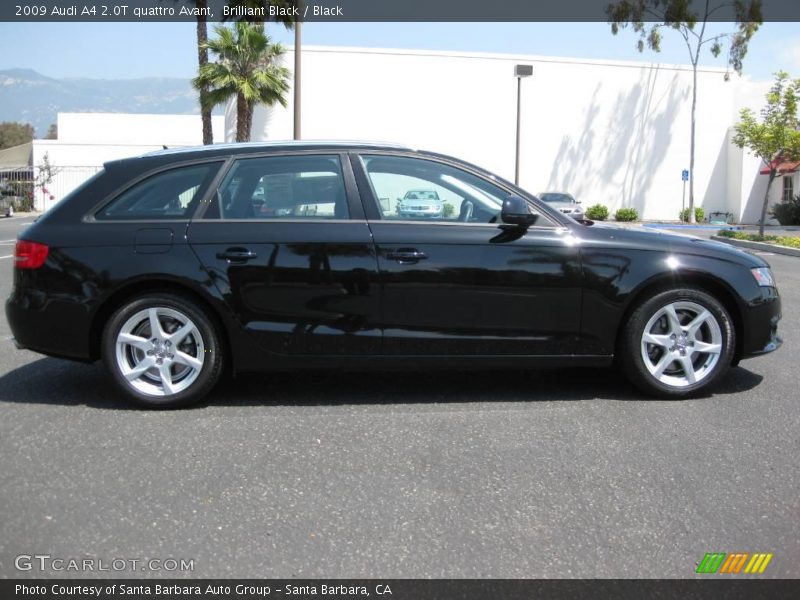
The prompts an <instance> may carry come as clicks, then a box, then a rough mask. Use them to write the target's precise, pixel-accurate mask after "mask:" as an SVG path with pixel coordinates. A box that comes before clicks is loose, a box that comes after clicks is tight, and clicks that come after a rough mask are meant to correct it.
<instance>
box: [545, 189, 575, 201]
mask: <svg viewBox="0 0 800 600" xmlns="http://www.w3.org/2000/svg"><path fill="white" fill-rule="evenodd" d="M539 200H542V201H543V202H570V203H571V202H575V198H573V197H572V196H570V195H569V194H561V193H558V192H545V193H544V194H539Z"/></svg>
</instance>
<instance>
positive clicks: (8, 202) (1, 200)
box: [0, 196, 14, 217]
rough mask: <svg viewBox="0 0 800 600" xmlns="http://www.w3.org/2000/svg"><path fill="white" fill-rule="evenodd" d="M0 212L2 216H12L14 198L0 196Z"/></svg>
mask: <svg viewBox="0 0 800 600" xmlns="http://www.w3.org/2000/svg"><path fill="white" fill-rule="evenodd" d="M0 214H2V215H3V216H4V217H13V216H14V199H13V198H9V197H7V196H0Z"/></svg>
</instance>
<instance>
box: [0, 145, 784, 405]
mask: <svg viewBox="0 0 800 600" xmlns="http://www.w3.org/2000/svg"><path fill="white" fill-rule="evenodd" d="M414 190H430V191H433V192H435V193H436V196H437V199H438V202H440V203H441V205H442V207H443V208H442V212H441V218H437V219H431V218H429V217H427V216H420V217H415V216H413V215H411V214H409V213H407V212H404V211H402V210H398V206H397V203H398V202H400V201H402V199H403V198H405V197H407V194H408V192H409V191H414ZM14 271H15V272H14V290H13V292H12V294H11V297H10V298H9V300H8V302H7V304H6V312H7V315H8V321H9V323H10V324H11V328H12V331H13V333H14V336H15V339H16V341H17V344H18V345H19V346H20V347H23V348H28V349H30V350H33V351H36V352H41V353H44V354H48V355H52V356H58V357H64V358H70V359H76V360H82V361H93V360H97V359H102V360H103V361H104V362H105V365H106V366H107V368H108V370H109V372H110V373H111V376H112V377H113V379H114V381H115V382H116V385H117V386H118V388H119V390H120V391H122V392H123V393H124V394H126V395H128V396H129V397H130V398H132V399H134V400H135V401H137V402H139V403H140V404H143V405H146V406H151V407H167V406H178V405H184V404H188V403H191V402H194V401H196V400H198V399H199V398H201V397H202V396H203V395H204V394H206V393H207V392H208V391H209V390H210V389H211V388H212V387H213V386H214V384H215V383H216V382H217V380H218V378H219V376H220V373H221V371H222V370H223V366H227V367H228V368H229V369H230V370H231V372H234V373H236V372H242V371H263V370H288V369H298V368H338V369H364V368H377V369H381V368H391V369H397V368H410V369H419V368H435V367H447V368H465V369H473V368H486V367H487V366H489V367H492V366H495V367H514V368H517V367H518V368H529V367H547V366H566V365H577V366H581V365H583V366H602V365H611V364H612V362H614V361H615V360H616V361H617V362H618V364H619V365H620V367H621V368H622V369H623V370H624V372H625V373H626V374H627V375H628V377H629V378H630V380H631V381H632V382H633V383H634V384H636V385H637V386H638V387H639V388H641V389H642V390H644V391H645V392H647V393H648V394H651V395H654V396H658V397H666V398H682V397H686V396H689V395H693V394H697V393H699V392H701V391H704V390H708V389H710V388H711V387H712V386H713V385H714V383H716V382H717V381H719V380H720V378H721V377H722V376H723V375H724V374H725V372H726V370H727V369H728V368H729V367H730V366H731V364H736V363H738V361H739V360H741V359H743V358H748V357H751V356H756V355H759V354H764V353H767V352H770V351H772V350H774V349H776V348H777V347H778V346H779V345H780V338H779V337H778V336H777V324H778V320H779V318H780V300H779V297H778V292H777V289H776V287H775V283H774V281H773V279H772V274H771V272H770V269H769V266H768V265H767V263H765V262H764V261H763V260H762V259H760V258H758V257H756V256H753V255H751V254H748V253H745V252H742V251H740V250H737V249H734V248H731V247H729V246H726V245H723V244H719V243H714V242H709V241H704V240H700V239H694V238H688V237H681V236H673V235H666V234H658V233H648V232H643V231H635V230H630V229H621V228H614V227H609V226H604V225H598V224H592V223H591V222H588V221H583V222H577V221H575V220H573V219H571V218H570V217H568V216H566V215H564V214H562V213H561V212H560V211H558V210H555V209H553V208H552V207H549V206H548V205H547V204H546V203H544V202H540V201H539V200H538V199H537V198H536V197H535V196H532V195H530V194H528V193H527V192H525V191H524V190H522V189H520V188H518V187H515V186H514V185H513V184H511V183H508V182H507V181H504V180H502V179H501V178H499V177H496V176H494V175H492V174H491V173H487V172H486V171H484V170H482V169H480V168H477V167H475V166H473V165H470V164H467V163H464V162H462V161H459V160H456V159H453V158H450V157H447V156H442V155H439V154H434V153H427V152H418V151H412V150H410V149H407V148H402V147H398V146H390V145H378V144H352V143H306V142H301V143H283V144H240V145H220V146H209V147H206V148H202V149H182V150H165V151H162V152H157V153H154V154H148V155H145V156H141V157H138V158H131V159H124V160H118V161H114V162H109V163H107V164H106V165H105V168H104V169H103V170H102V171H101V172H100V173H99V174H98V175H96V176H95V177H94V178H93V179H91V180H89V181H88V182H87V183H85V184H84V185H83V186H82V187H80V188H79V189H77V190H75V191H74V192H73V193H72V194H70V196H69V197H67V198H65V199H64V200H63V201H61V202H60V203H59V204H57V205H56V206H55V207H54V208H53V209H51V210H50V211H49V212H48V213H47V214H45V215H44V216H43V217H42V218H40V219H39V220H38V221H37V222H36V223H34V224H33V225H32V226H30V227H29V228H28V229H26V230H25V231H23V232H22V234H21V235H20V238H19V240H18V242H17V246H16V257H15V269H14Z"/></svg>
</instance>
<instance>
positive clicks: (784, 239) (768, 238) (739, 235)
mask: <svg viewBox="0 0 800 600" xmlns="http://www.w3.org/2000/svg"><path fill="white" fill-rule="evenodd" d="M717 235H718V236H720V237H726V238H732V239H734V240H748V241H751V242H765V243H767V244H778V245H780V246H789V247H790V248H800V237H789V236H785V235H758V234H757V233H746V232H744V231H731V230H730V229H722V230H720V231H718V232H717Z"/></svg>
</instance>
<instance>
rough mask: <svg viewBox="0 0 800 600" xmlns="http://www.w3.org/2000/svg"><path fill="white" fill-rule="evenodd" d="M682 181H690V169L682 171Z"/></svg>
mask: <svg viewBox="0 0 800 600" xmlns="http://www.w3.org/2000/svg"><path fill="white" fill-rule="evenodd" d="M681 179H682V180H683V181H689V169H684V170H683V171H681Z"/></svg>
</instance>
